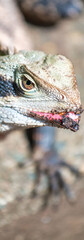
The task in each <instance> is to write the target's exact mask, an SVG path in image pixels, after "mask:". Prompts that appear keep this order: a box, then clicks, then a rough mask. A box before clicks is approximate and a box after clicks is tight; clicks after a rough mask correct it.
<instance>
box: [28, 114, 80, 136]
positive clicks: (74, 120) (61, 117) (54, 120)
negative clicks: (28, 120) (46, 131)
mask: <svg viewBox="0 0 84 240" xmlns="http://www.w3.org/2000/svg"><path fill="white" fill-rule="evenodd" d="M29 115H30V116H33V117H34V118H35V119H41V120H43V121H44V122H46V123H50V124H52V125H53V126H57V127H60V128H66V129H70V130H71V131H74V132H76V131H77V130H78V129H79V121H80V114H79V113H78V114H76V113H74V112H68V113H67V112H66V113H55V114H54V113H45V112H38V111H31V112H30V114H29Z"/></svg>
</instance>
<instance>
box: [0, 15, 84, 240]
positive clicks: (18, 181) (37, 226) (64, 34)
mask: <svg viewBox="0 0 84 240" xmlns="http://www.w3.org/2000/svg"><path fill="white" fill-rule="evenodd" d="M28 27H29V29H30V31H31V35H32V39H35V41H34V49H39V50H43V51H46V52H48V53H49V52H50V53H54V54H56V53H60V54H64V55H66V56H67V57H69V58H70V59H71V60H72V62H73V64H74V67H75V72H76V76H77V81H78V86H79V90H80V92H81V100H82V104H83V105H84V90H83V89H84V14H82V15H81V16H80V17H79V18H78V19H74V20H61V21H60V22H59V23H58V24H56V25H55V26H53V27H48V28H43V27H41V28H39V27H36V26H33V25H30V24H28ZM83 117H84V114H82V119H81V123H80V130H79V131H78V132H77V133H76V134H74V133H72V132H68V131H64V130H56V147H57V149H58V151H59V153H60V154H61V155H62V156H63V157H64V158H65V159H66V160H67V161H68V162H69V163H74V166H76V167H78V168H79V169H80V170H81V172H83V174H84V124H83ZM22 158H24V159H25V161H26V159H27V143H26V140H25V138H24V137H23V133H20V132H18V131H17V132H16V133H13V134H12V135H9V136H8V137H7V138H6V139H5V140H4V141H3V142H1V143H0V159H1V163H0V189H1V190H0V240H11V239H13V240H41V239H45V240H51V239H53V240H55V239H57V240H79V239H80V240H83V239H84V179H81V181H77V183H76V186H75V183H74V189H75V188H77V189H76V192H77V203H76V204H74V205H70V204H69V203H68V202H67V200H66V198H65V197H63V196H62V199H61V201H60V204H59V206H58V207H56V208H52V207H49V206H48V207H47V208H46V209H45V210H40V211H38V210H39V209H40V206H39V205H40V204H41V203H39V200H38V199H37V200H36V199H35V200H33V201H32V200H28V195H27V194H28V189H27V186H28V180H27V170H28V168H26V169H25V168H23V169H19V168H18V167H17V164H18V162H19V161H23V159H22ZM63 174H64V176H65V178H66V179H67V181H68V182H69V183H73V182H74V176H72V175H71V174H70V173H69V172H67V171H66V170H64V171H63ZM25 176H26V177H25ZM75 180H76V179H75ZM75 182H76V181H75ZM23 190H24V191H23ZM17 193H18V194H17ZM14 194H16V196H15V195H14ZM14 196H15V197H16V198H14ZM7 197H8V198H7ZM7 201H8V202H7ZM30 201H31V202H30ZM32 204H33V206H34V207H33V210H31V209H32V207H31V205H32ZM38 206H39V207H38Z"/></svg>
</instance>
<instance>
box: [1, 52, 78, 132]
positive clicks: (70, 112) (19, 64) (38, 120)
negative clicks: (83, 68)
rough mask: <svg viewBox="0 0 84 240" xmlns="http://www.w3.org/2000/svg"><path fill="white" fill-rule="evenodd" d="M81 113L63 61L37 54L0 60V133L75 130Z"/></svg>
mask: <svg viewBox="0 0 84 240" xmlns="http://www.w3.org/2000/svg"><path fill="white" fill-rule="evenodd" d="M81 112H82V107H81V101H80V94H79V91H78V89H77V83H76V78H75V74H74V70H73V66H72V63H71V62H70V61H69V60H68V59H67V58H65V57H64V56H61V55H51V54H49V55H46V54H45V53H43V52H39V51H31V52H27V51H21V52H18V53H16V54H11V55H6V56H1V57H0V132H7V131H10V130H13V129H16V128H19V127H20V128H30V127H36V126H46V125H52V126H57V127H62V128H68V129H71V130H73V131H77V130H78V126H79V120H80V113H81Z"/></svg>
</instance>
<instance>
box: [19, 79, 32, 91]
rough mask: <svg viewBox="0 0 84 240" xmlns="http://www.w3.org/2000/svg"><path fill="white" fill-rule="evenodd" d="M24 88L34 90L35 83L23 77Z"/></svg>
mask: <svg viewBox="0 0 84 240" xmlns="http://www.w3.org/2000/svg"><path fill="white" fill-rule="evenodd" d="M22 87H23V88H25V89H26V90H32V89H33V88H34V83H33V82H32V81H31V80H30V79H28V78H26V77H25V76H24V77H22Z"/></svg>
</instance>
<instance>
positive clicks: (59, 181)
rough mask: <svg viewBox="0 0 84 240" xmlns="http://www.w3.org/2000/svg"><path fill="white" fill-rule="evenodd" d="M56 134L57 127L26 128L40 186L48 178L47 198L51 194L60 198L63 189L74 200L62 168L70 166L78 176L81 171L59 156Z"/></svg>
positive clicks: (70, 199)
mask: <svg viewBox="0 0 84 240" xmlns="http://www.w3.org/2000/svg"><path fill="white" fill-rule="evenodd" d="M55 135H56V132H55V128H52V127H43V128H35V129H29V130H26V136H27V138H28V139H29V143H30V147H31V152H32V158H33V160H34V161H35V163H36V169H37V175H38V181H37V182H38V186H40V185H41V184H43V182H45V181H46V177H47V178H48V191H46V192H45V194H44V195H45V196H46V198H45V199H46V200H47V201H48V199H49V195H54V196H56V198H57V197H58V198H59V196H60V192H61V190H63V191H64V193H65V195H66V197H67V199H68V200H69V201H70V202H72V201H74V200H75V195H74V192H73V191H72V189H71V187H70V185H69V184H67V182H66V181H65V180H64V178H63V175H62V168H68V169H69V170H70V171H71V172H72V173H73V174H75V175H76V176H77V177H78V176H79V175H80V172H79V171H78V169H76V168H75V167H74V166H72V165H70V164H68V163H67V162H66V161H64V160H63V159H62V158H61V157H60V156H59V154H58V153H57V151H56V148H55V138H56V137H55ZM45 176H46V177H45ZM43 178H44V180H43Z"/></svg>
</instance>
